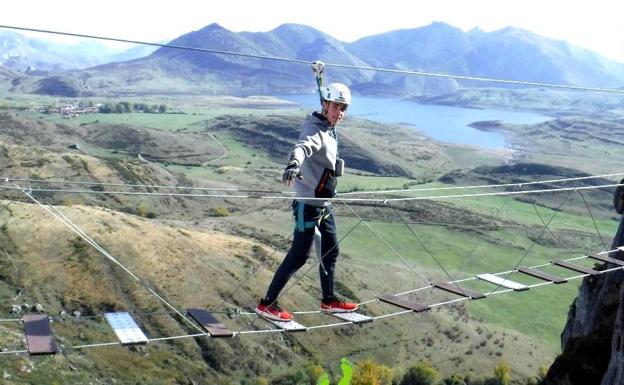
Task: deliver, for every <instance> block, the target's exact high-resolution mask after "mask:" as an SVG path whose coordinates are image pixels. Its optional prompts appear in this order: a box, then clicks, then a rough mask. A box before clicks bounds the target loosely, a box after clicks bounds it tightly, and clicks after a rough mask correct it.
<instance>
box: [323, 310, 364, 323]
mask: <svg viewBox="0 0 624 385" xmlns="http://www.w3.org/2000/svg"><path fill="white" fill-rule="evenodd" d="M323 313H325V314H329V315H331V316H333V317H336V318H338V319H341V320H343V321H349V322H353V323H354V324H361V323H365V322H373V319H372V318H371V317H369V316H367V315H364V314H361V313H356V312H354V311H350V312H347V313H328V312H323Z"/></svg>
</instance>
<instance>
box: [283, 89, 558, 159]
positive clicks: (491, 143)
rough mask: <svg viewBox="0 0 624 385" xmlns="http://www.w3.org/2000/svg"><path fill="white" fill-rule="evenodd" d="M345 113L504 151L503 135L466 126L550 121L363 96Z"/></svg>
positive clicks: (313, 101)
mask: <svg viewBox="0 0 624 385" xmlns="http://www.w3.org/2000/svg"><path fill="white" fill-rule="evenodd" d="M279 97H280V98H281V99H285V100H289V101H292V102H294V103H297V104H299V105H301V106H303V107H306V108H310V109H318V106H319V101H318V97H317V96H316V95H313V94H309V95H282V96H279ZM348 113H349V116H356V117H361V118H365V119H369V120H373V121H376V122H380V123H398V124H403V125H408V126H410V127H413V128H414V129H416V130H418V131H419V132H422V133H423V134H425V135H427V136H428V137H430V138H432V139H434V140H437V141H440V142H448V143H459V144H468V145H473V146H478V147H481V148H486V149H500V148H504V147H505V146H506V144H507V143H506V142H505V138H504V136H503V135H501V134H497V133H494V132H486V131H480V130H477V129H475V128H472V127H469V126H468V125H469V124H470V123H474V122H478V121H486V120H498V121H502V122H505V123H514V124H533V123H539V122H543V121H546V120H550V119H551V118H549V117H547V116H543V115H538V114H533V113H528V112H512V111H501V110H477V109H471V108H460V107H448V106H436V105H430V104H418V103H413V102H409V101H405V100H399V99H389V98H374V97H364V96H355V97H354V99H353V104H352V105H351V106H350V107H349V111H348Z"/></svg>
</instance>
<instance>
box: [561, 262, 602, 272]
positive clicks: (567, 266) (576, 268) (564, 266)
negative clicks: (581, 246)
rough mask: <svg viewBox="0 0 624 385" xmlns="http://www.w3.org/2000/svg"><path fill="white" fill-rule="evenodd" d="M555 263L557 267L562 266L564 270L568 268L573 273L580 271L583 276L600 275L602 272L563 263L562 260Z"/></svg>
mask: <svg viewBox="0 0 624 385" xmlns="http://www.w3.org/2000/svg"><path fill="white" fill-rule="evenodd" d="M553 263H554V264H555V265H557V266H561V267H563V268H566V269H568V270H572V271H578V272H579V273H583V274H589V275H597V274H600V271H598V270H594V269H590V268H588V267H583V266H579V265H575V264H573V263H570V262H566V261H563V260H561V259H557V260H555V261H553Z"/></svg>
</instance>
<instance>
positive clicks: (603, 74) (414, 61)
mask: <svg viewBox="0 0 624 385" xmlns="http://www.w3.org/2000/svg"><path fill="white" fill-rule="evenodd" d="M170 44H171V45H173V46H182V47H192V48H201V49H210V50H219V51H227V52H235V53H242V54H249V55H256V56H265V57H276V58H280V59H295V60H300V61H310V62H311V61H313V60H322V61H324V62H325V63H328V64H340V65H343V66H355V67H381V68H386V69H391V70H411V71H424V72H436V73H445V74H454V75H463V76H475V77H490V78H500V79H508V80H522V81H530V82H539V83H558V84H573V85H579V86H588V87H609V88H616V87H622V86H623V85H624V64H621V63H617V62H615V61H612V60H609V59H607V58H605V57H603V56H601V55H599V54H597V53H595V52H592V51H590V50H587V49H583V48H579V47H576V46H573V45H571V44H569V43H567V42H565V41H559V40H553V39H549V38H545V37H543V36H540V35H537V34H534V33H532V32H529V31H526V30H522V29H518V28H512V27H507V28H503V29H500V30H497V31H493V32H484V31H482V30H480V29H473V30H471V31H468V32H463V31H462V30H461V29H459V28H456V27H453V26H451V25H449V24H445V23H442V22H434V23H432V24H430V25H427V26H424V27H420V28H414V29H403V30H396V31H391V32H387V33H382V34H378V35H373V36H368V37H364V38H362V39H359V40H357V41H355V42H352V43H345V42H341V41H339V40H337V39H335V38H333V37H331V36H329V35H327V34H325V33H323V32H322V31H319V30H317V29H314V28H311V27H308V26H304V25H298V24H283V25H281V26H279V27H277V28H275V29H273V30H271V31H268V32H255V33H252V32H240V33H236V32H232V31H229V30H227V29H225V28H223V27H221V26H220V25H218V24H210V25H208V26H206V27H204V28H202V29H200V30H198V31H192V32H189V33H187V34H184V35H182V36H180V37H178V38H176V39H174V40H173V41H171V42H170ZM31 46H32V45H29V46H28V47H31ZM79 48H80V47H79ZM85 48H87V51H88V46H85ZM40 49H41V51H42V52H43V53H46V52H50V51H51V50H50V49H49V47H45V46H44V47H41V48H40ZM13 52H19V50H18V49H17V48H13ZM73 53H79V52H78V51H76V52H73ZM50 55H51V54H48V55H47V56H46V55H32V54H30V56H28V55H26V54H24V56H20V55H19V54H18V55H17V56H13V59H12V60H13V61H10V60H9V61H7V60H5V61H3V62H0V64H4V65H5V66H7V67H9V68H14V66H12V65H11V63H13V62H16V61H17V60H18V59H17V58H23V59H24V61H27V60H26V58H28V57H35V56H36V57H37V60H38V61H45V60H48V59H47V58H48V57H50ZM0 56H2V57H5V56H6V54H5V53H4V52H3V50H0ZM88 57H89V55H86V56H85V58H88ZM112 60H113V59H111V61H112ZM37 63H39V62H34V63H33V65H35V64H37ZM39 65H40V66H41V64H39ZM59 69H61V68H60V66H59ZM326 74H327V75H326V76H327V79H328V80H329V81H341V82H344V83H347V84H348V85H350V86H351V87H352V88H353V89H354V90H355V91H356V92H360V93H363V94H375V95H402V96H405V95H408V96H409V95H423V94H440V93H445V92H449V91H453V90H455V89H457V88H458V87H460V86H472V87H474V86H477V87H478V86H491V83H484V82H474V81H473V82H470V83H468V82H466V81H464V82H463V83H461V84H459V83H458V82H457V81H455V80H450V79H439V78H431V77H423V76H413V75H405V74H397V73H387V72H380V71H372V70H363V69H353V68H344V67H342V68H336V67H332V66H328V67H327V72H326ZM41 80H42V79H40V78H39V79H37V81H31V82H20V84H21V90H22V91H29V87H30V91H35V92H42V93H51V94H54V93H55V92H56V91H55V88H56V87H54V86H52V87H51V86H50V84H51V81H50V80H48V81H47V82H45V84H46V87H45V89H44V90H42V89H41V87H40V86H41ZM55 82H56V83H59V85H60V86H59V87H58V89H59V90H66V89H67V85H68V84H70V85H71V87H74V88H77V89H75V90H74V92H73V94H83V95H86V94H127V93H134V94H142V93H168V92H175V93H208V94H211V93H212V94H222V93H226V94H234V95H245V94H258V93H260V94H280V93H294V92H312V91H314V87H315V83H314V81H313V77H312V73H311V71H310V68H309V66H307V65H302V64H301V63H291V62H288V61H284V60H263V59H258V58H249V57H242V56H232V55H224V54H216V53H207V52H199V51H192V50H184V49H176V48H170V47H161V48H159V49H157V50H156V51H155V52H153V53H151V54H149V55H148V56H145V57H141V58H136V59H133V60H128V61H117V62H111V63H108V64H102V65H98V66H95V67H91V68H87V69H82V70H71V71H66V72H63V73H62V74H61V76H59V75H58V74H55V76H54V78H53V80H52V84H55ZM29 85H30V86H29ZM16 90H20V87H18V88H17V89H16Z"/></svg>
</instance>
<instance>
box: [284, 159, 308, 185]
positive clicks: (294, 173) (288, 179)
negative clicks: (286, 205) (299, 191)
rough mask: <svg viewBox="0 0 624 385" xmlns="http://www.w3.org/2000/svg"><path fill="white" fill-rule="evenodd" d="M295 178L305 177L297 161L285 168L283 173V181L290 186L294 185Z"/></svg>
mask: <svg viewBox="0 0 624 385" xmlns="http://www.w3.org/2000/svg"><path fill="white" fill-rule="evenodd" d="M295 178H297V179H303V176H302V175H301V170H300V169H299V165H298V164H296V163H291V164H289V165H288V167H286V169H285V170H284V174H283V175H282V183H283V184H285V185H286V186H289V187H290V186H292V185H293V183H295Z"/></svg>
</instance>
